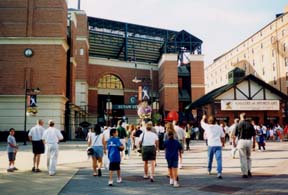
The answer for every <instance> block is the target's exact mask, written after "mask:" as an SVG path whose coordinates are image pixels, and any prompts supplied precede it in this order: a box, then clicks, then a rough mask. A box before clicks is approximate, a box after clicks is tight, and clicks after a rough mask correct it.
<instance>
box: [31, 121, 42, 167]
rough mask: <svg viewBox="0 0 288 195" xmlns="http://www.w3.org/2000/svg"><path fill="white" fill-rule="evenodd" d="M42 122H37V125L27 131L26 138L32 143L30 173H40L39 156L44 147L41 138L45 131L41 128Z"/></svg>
mask: <svg viewBox="0 0 288 195" xmlns="http://www.w3.org/2000/svg"><path fill="white" fill-rule="evenodd" d="M43 125H44V121H43V120H41V119H39V120H37V125H35V126H34V127H32V128H31V129H30V131H29V134H28V137H29V140H30V141H32V148H33V154H34V157H33V168H32V172H41V170H40V169H39V164H40V157H41V154H43V153H44V150H45V147H44V144H43V141H42V136H43V133H44V131H45V129H44V128H43Z"/></svg>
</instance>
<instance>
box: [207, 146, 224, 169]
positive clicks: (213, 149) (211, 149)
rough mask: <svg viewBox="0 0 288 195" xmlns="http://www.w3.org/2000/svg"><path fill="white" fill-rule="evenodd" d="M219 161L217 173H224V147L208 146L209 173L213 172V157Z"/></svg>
mask: <svg viewBox="0 0 288 195" xmlns="http://www.w3.org/2000/svg"><path fill="white" fill-rule="evenodd" d="M214 154H215V158H216V161H217V173H222V147H221V146H208V172H211V169H212V162H213V157H214Z"/></svg>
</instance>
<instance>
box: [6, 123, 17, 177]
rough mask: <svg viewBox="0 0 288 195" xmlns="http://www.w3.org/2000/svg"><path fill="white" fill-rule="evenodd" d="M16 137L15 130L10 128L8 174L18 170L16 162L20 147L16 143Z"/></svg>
mask: <svg viewBox="0 0 288 195" xmlns="http://www.w3.org/2000/svg"><path fill="white" fill-rule="evenodd" d="M14 135H15V129H14V128H10V129H9V136H8V137H7V153H8V160H9V167H8V169H7V172H14V171H17V170H18V169H17V168H16V167H15V160H16V154H17V151H18V145H17V143H16V139H15V137H14Z"/></svg>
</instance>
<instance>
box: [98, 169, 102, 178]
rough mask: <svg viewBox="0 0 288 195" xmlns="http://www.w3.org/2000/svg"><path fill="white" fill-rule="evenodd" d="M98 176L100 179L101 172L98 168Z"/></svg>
mask: <svg viewBox="0 0 288 195" xmlns="http://www.w3.org/2000/svg"><path fill="white" fill-rule="evenodd" d="M98 176H99V177H101V176H102V171H101V169H100V168H99V169H98Z"/></svg>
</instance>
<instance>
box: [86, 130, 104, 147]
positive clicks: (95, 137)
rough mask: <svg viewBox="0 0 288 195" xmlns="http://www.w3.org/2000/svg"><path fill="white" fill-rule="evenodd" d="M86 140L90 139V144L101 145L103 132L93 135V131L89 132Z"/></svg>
mask: <svg viewBox="0 0 288 195" xmlns="http://www.w3.org/2000/svg"><path fill="white" fill-rule="evenodd" d="M88 140H91V146H103V142H102V140H103V133H101V134H100V135H95V133H91V134H90V137H89V138H88Z"/></svg>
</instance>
